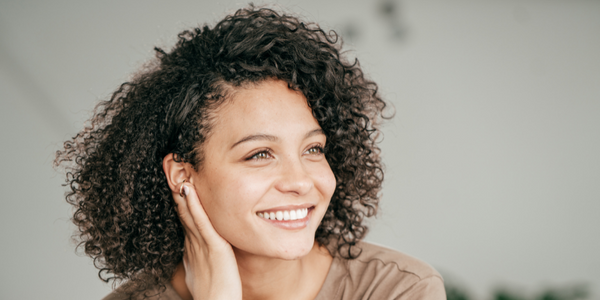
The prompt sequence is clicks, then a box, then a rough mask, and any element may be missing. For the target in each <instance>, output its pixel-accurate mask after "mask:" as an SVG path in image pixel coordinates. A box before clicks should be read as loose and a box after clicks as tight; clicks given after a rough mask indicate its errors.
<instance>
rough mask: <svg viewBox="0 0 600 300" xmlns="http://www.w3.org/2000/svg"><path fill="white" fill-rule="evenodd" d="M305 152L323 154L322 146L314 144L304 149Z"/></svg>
mask: <svg viewBox="0 0 600 300" xmlns="http://www.w3.org/2000/svg"><path fill="white" fill-rule="evenodd" d="M306 153H307V154H313V155H314V154H323V147H321V146H314V147H312V148H310V149H308V150H306Z"/></svg>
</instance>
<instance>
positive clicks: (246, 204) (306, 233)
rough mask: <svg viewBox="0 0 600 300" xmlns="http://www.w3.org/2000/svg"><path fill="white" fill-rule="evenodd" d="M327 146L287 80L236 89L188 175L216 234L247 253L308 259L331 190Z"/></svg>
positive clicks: (302, 100) (323, 136) (310, 112)
mask: <svg viewBox="0 0 600 300" xmlns="http://www.w3.org/2000/svg"><path fill="white" fill-rule="evenodd" d="M325 142H326V138H325V135H324V134H323V133H322V131H321V127H320V126H319V124H318V122H317V120H315V118H314V117H313V115H312V111H311V109H310V108H309V107H308V105H307V102H306V98H305V97H304V96H303V95H302V93H299V92H296V91H293V90H290V89H289V88H288V87H287V84H286V83H285V82H282V81H274V80H267V81H264V82H262V83H260V84H258V85H255V86H252V87H249V88H240V89H237V90H236V91H235V92H234V93H233V96H232V98H231V99H230V101H227V102H225V103H224V104H223V105H222V106H221V107H219V108H218V109H217V110H216V119H215V122H214V124H213V127H212V129H211V134H210V136H209V138H208V139H207V140H206V142H205V143H204V145H203V152H204V156H203V157H204V160H203V164H202V167H201V168H200V170H199V172H197V173H194V174H193V183H194V185H195V187H196V190H197V192H198V195H199V197H200V201H201V202H202V205H203V206H204V209H205V210H206V213H207V214H208V216H209V218H210V220H211V222H212V224H213V226H214V227H215V229H216V230H217V232H218V233H219V234H220V235H221V236H222V237H223V238H225V239H226V240H227V241H229V243H231V245H232V246H233V247H234V248H236V249H237V251H240V250H241V251H243V252H245V253H249V254H255V255H261V256H267V257H275V258H282V259H296V258H299V257H302V256H304V255H306V254H308V252H309V251H310V250H311V248H312V246H313V243H314V236H315V231H316V230H317V227H318V226H319V224H320V222H321V219H322V218H323V215H324V214H325V211H326V210H327V206H328V205H329V201H330V199H331V196H332V195H333V192H334V190H335V177H334V175H333V172H332V171H331V168H330V167H329V164H328V163H327V160H326V159H325V156H324V155H323V152H322V149H323V148H324V147H325Z"/></svg>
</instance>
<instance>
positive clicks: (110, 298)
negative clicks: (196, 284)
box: [102, 282, 182, 300]
mask: <svg viewBox="0 0 600 300" xmlns="http://www.w3.org/2000/svg"><path fill="white" fill-rule="evenodd" d="M128 288H129V286H128V284H127V283H124V284H123V285H122V286H120V287H118V288H116V289H115V290H114V291H112V293H110V294H108V295H106V297H104V298H102V300H182V299H181V297H179V294H177V292H176V291H175V289H173V286H171V284H170V283H168V282H167V283H166V284H165V287H164V288H160V287H152V288H150V289H147V290H145V291H143V292H140V293H136V294H135V295H134V294H132V293H131V292H128Z"/></svg>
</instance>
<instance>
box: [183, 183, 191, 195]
mask: <svg viewBox="0 0 600 300" xmlns="http://www.w3.org/2000/svg"><path fill="white" fill-rule="evenodd" d="M183 194H184V195H186V196H187V195H189V194H190V188H189V187H188V186H187V185H184V186H183Z"/></svg>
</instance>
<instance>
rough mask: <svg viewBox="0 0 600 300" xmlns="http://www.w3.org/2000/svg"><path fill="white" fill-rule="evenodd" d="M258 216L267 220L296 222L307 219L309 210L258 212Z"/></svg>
mask: <svg viewBox="0 0 600 300" xmlns="http://www.w3.org/2000/svg"><path fill="white" fill-rule="evenodd" d="M256 215H257V216H259V217H261V218H263V219H267V220H277V221H295V220H301V219H304V218H306V216H307V215H308V208H299V209H292V210H278V211H271V212H257V213H256Z"/></svg>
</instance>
